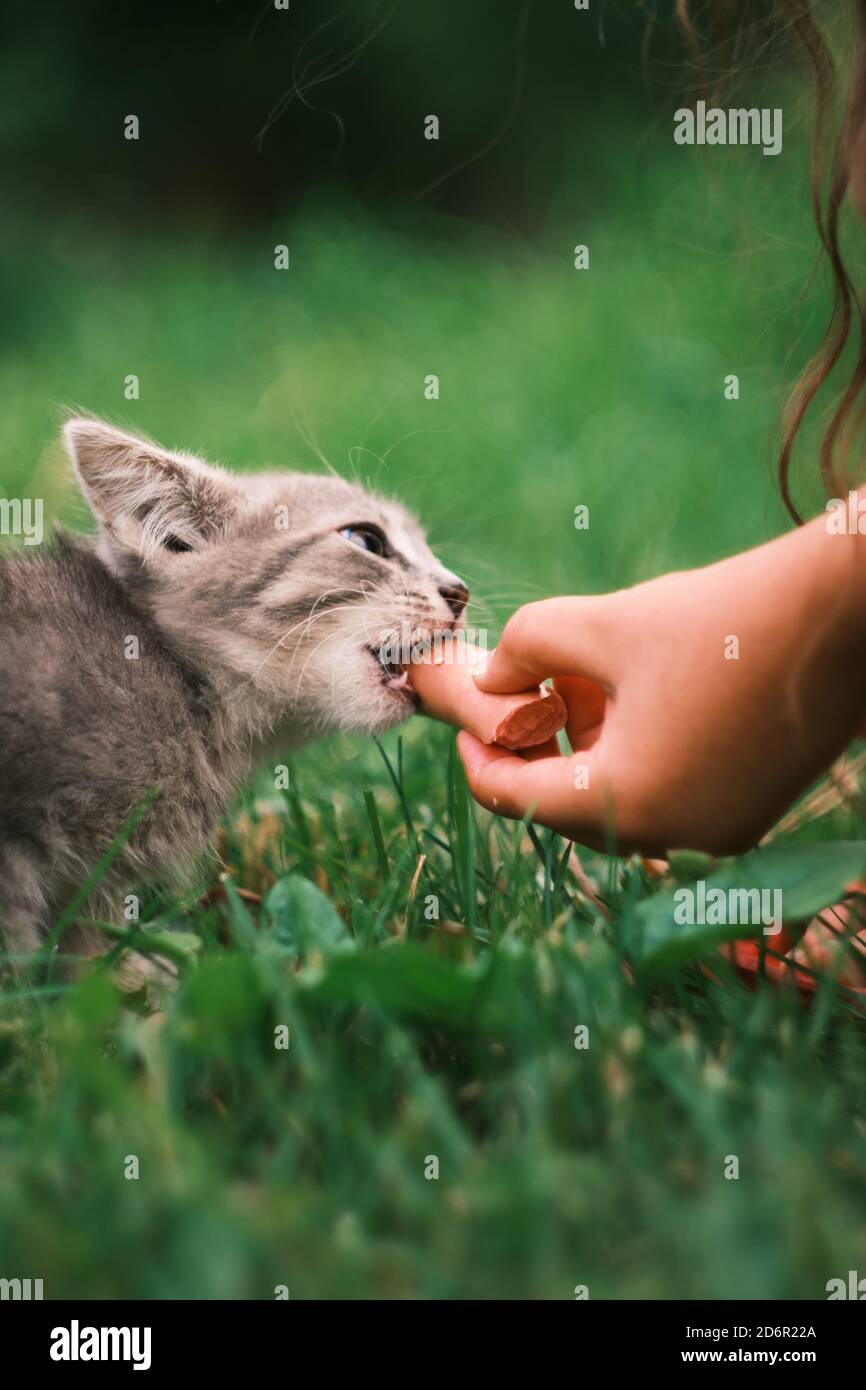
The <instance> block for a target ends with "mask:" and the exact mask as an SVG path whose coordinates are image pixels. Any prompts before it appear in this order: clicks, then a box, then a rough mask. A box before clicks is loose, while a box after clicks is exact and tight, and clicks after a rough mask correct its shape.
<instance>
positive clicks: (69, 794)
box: [0, 419, 468, 955]
mask: <svg viewBox="0 0 866 1390" xmlns="http://www.w3.org/2000/svg"><path fill="white" fill-rule="evenodd" d="M64 438H65V443H66V447H67V450H68V452H69V454H70V456H71V458H72V462H73V465H74V468H75V472H76V474H77V477H78V481H79V483H80V485H81V489H82V491H83V493H84V496H85V498H86V499H87V501H88V503H89V505H90V507H91V510H92V511H93V513H94V516H95V517H96V520H97V522H98V525H99V536H98V539H97V540H96V541H95V542H94V541H90V540H87V539H84V538H80V537H73V536H70V535H66V534H62V533H58V534H57V535H56V537H55V541H54V544H53V546H52V547H51V548H46V550H45V551H44V553H36V552H35V551H34V550H32V549H28V550H27V552H26V553H17V554H15V555H12V556H9V555H7V556H6V557H5V558H3V559H2V560H0V933H2V935H3V937H4V938H5V947H6V950H7V951H8V952H10V953H14V954H15V955H21V954H27V953H30V952H33V951H34V950H36V949H37V948H38V946H39V944H40V941H42V940H44V938H45V936H46V934H47V933H48V931H49V929H50V926H51V923H52V921H53V920H54V919H56V917H57V915H58V913H59V912H60V911H61V910H62V908H63V906H64V905H65V904H66V903H67V902H68V901H69V900H70V898H71V896H72V895H73V893H74V892H75V891H76V890H77V888H78V887H80V885H81V883H82V881H83V880H84V878H85V877H86V874H87V872H88V871H89V870H90V869H91V868H92V867H93V866H94V865H95V864H96V862H97V861H98V859H99V858H100V856H101V855H102V854H103V853H104V852H105V850H106V849H107V847H108V846H109V845H110V843H111V841H112V839H113V838H114V837H115V835H116V834H117V831H118V830H119V828H120V826H121V825H122V824H123V822H124V821H125V820H126V818H127V817H128V816H129V815H130V813H131V812H132V811H133V809H134V808H135V807H136V806H138V805H139V804H140V803H141V801H142V799H143V798H144V797H145V795H146V793H147V792H148V790H149V789H151V788H155V789H156V790H157V793H158V795H157V797H156V799H155V801H154V802H153V803H152V804H151V806H150V808H149V810H148V811H147V813H146V814H145V816H144V818H143V820H142V821H141V823H140V824H139V825H138V827H137V828H136V830H135V831H134V832H133V835H132V836H131V838H130V840H129V842H128V844H127V845H126V847H125V848H124V850H123V851H122V853H121V855H120V857H119V859H118V860H117V861H116V862H115V864H114V865H113V866H112V869H111V871H110V873H109V875H108V876H107V877H106V878H105V879H103V881H102V883H101V884H100V886H99V888H98V889H97V890H96V891H95V892H94V894H93V895H92V896H91V899H90V900H89V901H88V904H87V908H86V913H87V914H88V915H89V916H90V917H92V918H93V919H96V920H103V921H108V920H114V921H115V922H117V923H118V924H120V923H122V921H123V916H122V912H121V911H120V908H121V906H122V902H123V893H124V888H125V887H127V886H128V885H129V884H130V882H131V881H133V880H143V879H146V878H148V877H164V876H165V875H166V874H169V873H172V874H173V873H175V872H176V871H180V872H181V873H184V872H186V873H188V872H189V871H190V870H191V868H192V866H193V865H194V864H195V862H196V860H197V859H198V858H199V856H200V855H201V853H202V852H203V851H204V850H205V849H206V847H207V845H208V843H209V840H210V838H211V836H212V834H213V831H214V829H215V827H216V824H217V822H218V820H219V818H220V816H221V815H222V814H223V812H224V811H225V809H226V807H227V804H228V802H229V800H230V798H231V796H232V795H233V793H234V792H235V790H236V789H237V788H238V786H239V785H240V783H241V782H242V781H243V780H244V779H245V778H246V777H247V776H248V775H249V773H250V772H251V770H252V768H253V766H254V764H255V763H256V761H257V760H260V759H262V758H263V757H264V756H265V755H266V753H267V751H268V749H269V748H270V747H274V748H275V749H279V748H283V749H285V748H287V747H290V746H298V745H300V744H302V743H304V742H306V741H307V740H309V739H312V738H315V737H318V736H319V735H322V734H327V733H330V732H332V731H336V730H351V731H360V732H364V733H382V732H384V731H385V730H386V729H389V728H391V727H392V726H393V725H395V724H398V723H400V722H401V720H403V719H405V718H406V717H407V716H408V715H409V714H411V713H412V710H413V708H414V703H415V702H414V696H413V694H412V692H411V690H410V689H409V688H408V686H407V683H406V677H405V675H401V674H400V673H399V672H398V671H397V670H396V669H394V668H392V667H388V666H384V665H383V664H382V661H381V660H380V657H379V651H380V647H381V644H382V642H383V640H385V638H386V635H388V634H393V633H395V632H396V633H401V634H405V633H409V634H410V637H409V640H410V641H412V642H418V641H419V640H421V641H423V640H424V639H425V638H432V637H433V636H434V635H435V634H436V633H437V632H442V631H443V630H451V629H453V628H454V627H455V626H456V625H457V624H458V623H459V622H460V620H461V617H462V614H463V610H464V608H465V605H466V600H467V597H468V595H467V591H466V588H465V586H464V585H463V583H462V582H461V581H460V580H459V579H458V578H457V576H456V575H454V574H451V573H450V572H449V571H448V570H446V569H444V568H443V567H442V565H440V564H439V562H438V561H437V559H436V557H435V556H434V555H433V554H432V553H431V551H430V549H429V548H428V546H427V544H426V541H425V538H424V533H423V531H422V530H421V528H420V526H419V525H418V523H417V522H416V521H415V520H414V519H413V518H412V517H411V516H410V515H409V514H408V513H407V512H406V511H404V509H403V508H402V507H401V506H399V505H398V504H397V503H395V502H391V501H386V500H385V499H383V498H381V497H378V496H375V495H373V494H371V493H369V492H366V491H365V490H364V489H363V488H361V487H359V486H356V485H355V484H352V483H349V482H346V481H344V480H342V479H340V478H338V477H318V476H311V475H307V474H300V473H264V474H250V475H248V476H234V475H232V474H230V473H228V472H226V471H224V470H223V469H221V468H216V467H212V466H211V465H209V464H206V463H203V462H202V461H201V460H200V459H197V458H193V457H191V456H190V455H187V454H177V453H167V452H166V451H165V450H163V449H161V448H160V447H159V446H158V445H156V444H153V443H151V442H149V441H148V440H145V439H139V438H136V437H134V436H132V435H130V434H127V433H124V432H122V431H120V430H117V429H114V428H112V427H111V426H109V425H107V424H104V423H102V422H101V421H98V420H90V419H73V420H70V421H69V423H68V424H67V425H66V428H65V430H64ZM63 945H64V949H65V950H73V951H80V952H83V953H87V954H89V953H91V952H92V951H95V950H99V949H104V947H105V939H104V938H103V937H102V936H101V935H100V934H98V933H97V932H96V931H95V929H94V928H92V927H90V928H88V927H87V926H86V925H85V926H82V925H81V924H80V923H79V924H78V925H77V926H76V927H75V928H72V929H70V931H69V932H68V933H67V937H66V938H65V939H64V943H63Z"/></svg>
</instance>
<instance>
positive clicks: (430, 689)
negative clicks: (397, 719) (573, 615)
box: [406, 643, 567, 751]
mask: <svg viewBox="0 0 866 1390" xmlns="http://www.w3.org/2000/svg"><path fill="white" fill-rule="evenodd" d="M484 656H485V654H484V653H483V652H479V651H478V650H477V649H476V648H473V647H471V646H469V645H468V644H465V643H460V644H455V645H452V646H449V647H447V648H446V650H445V652H444V653H442V654H440V655H439V656H438V658H437V657H433V658H429V659H427V660H425V661H422V662H412V663H411V665H409V666H407V668H406V671H407V674H408V677H409V684H410V685H411V686H412V688H413V689H414V691H415V692H416V694H417V695H418V696H419V698H420V700H421V707H422V710H423V712H424V713H425V714H429V715H430V717H431V718H432V719H441V720H442V721H443V722H444V723H446V724H453V725H455V727H456V728H458V729H468V730H469V732H470V734H474V735H475V737H476V738H477V739H480V740H481V742H482V743H497V744H499V746H500V747H502V748H509V749H511V750H512V751H514V750H517V749H520V748H535V747H536V746H537V745H538V744H539V743H546V742H547V740H548V739H549V738H552V737H553V736H554V734H557V733H558V732H559V730H560V729H562V728H564V727H565V721H566V716H567V710H566V707H565V701H564V700H563V699H562V697H561V696H560V695H557V694H556V692H555V691H554V690H548V689H547V687H546V686H536V687H534V688H533V689H532V690H528V691H526V692H525V693H523V694H520V695H491V694H488V692H487V691H485V690H479V689H478V686H477V685H476V684H475V679H474V676H473V671H476V670H478V669H479V664H480V663H482V662H483V660H484Z"/></svg>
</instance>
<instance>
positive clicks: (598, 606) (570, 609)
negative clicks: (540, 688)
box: [475, 595, 618, 694]
mask: <svg viewBox="0 0 866 1390" xmlns="http://www.w3.org/2000/svg"><path fill="white" fill-rule="evenodd" d="M613 620H614V614H613V610H612V607H611V600H610V598H608V597H607V596H606V595H602V596H600V597H595V596H594V597H589V598H583V597H581V598H549V599H542V600H541V602H539V603H527V604H526V605H525V606H524V607H523V608H518V610H517V612H516V613H515V614H514V615H513V616H512V617H511V618H509V620H508V622H507V623H506V625H505V630H504V632H503V634H502V639H501V641H500V643H499V646H498V647H497V648H496V650H495V651H494V652H492V653H491V655H490V657H489V659H488V661H487V664H486V667H485V669H484V670H481V671H478V672H477V673H476V676H475V681H476V684H477V685H478V687H479V689H481V690H488V691H491V692H494V693H502V694H507V693H509V692H511V691H517V690H528V689H530V688H531V687H532V686H533V685H538V684H539V682H541V681H543V680H546V679H547V677H548V676H588V677H589V678H590V679H591V680H593V681H595V682H596V683H597V684H598V685H601V686H603V687H606V688H609V687H610V686H611V685H612V684H613V683H614V682H615V680H616V676H617V674H618V672H617V666H616V662H615V661H614V659H613V656H612V643H611V637H612V631H611V628H612V625H613Z"/></svg>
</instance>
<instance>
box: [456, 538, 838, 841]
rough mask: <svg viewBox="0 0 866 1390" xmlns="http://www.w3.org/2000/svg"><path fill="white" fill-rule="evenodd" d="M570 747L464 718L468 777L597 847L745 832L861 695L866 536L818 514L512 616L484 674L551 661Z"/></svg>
mask: <svg viewBox="0 0 866 1390" xmlns="http://www.w3.org/2000/svg"><path fill="white" fill-rule="evenodd" d="M550 676H553V677H554V685H555V688H556V689H557V691H558V692H559V693H560V694H561V695H562V697H563V699H564V700H565V701H566V703H567V704H568V707H569V722H568V726H567V730H568V735H569V741H570V743H571V746H572V749H573V750H576V751H574V752H573V753H572V754H571V755H570V756H568V757H560V756H557V754H556V751H555V749H553V748H552V747H550V748H549V749H548V750H546V751H547V756H539V752H540V751H541V750H535V755H534V756H532V757H519V756H515V755H514V754H511V753H506V752H505V751H503V750H502V749H498V748H488V747H485V746H484V745H483V744H481V743H479V742H478V741H477V740H476V739H474V738H473V737H472V736H471V735H470V734H467V733H465V732H464V733H461V734H460V735H459V739H458V744H459V748H460V754H461V757H462V759H463V765H464V768H465V770H466V775H467V778H468V781H469V786H470V788H471V790H472V793H473V795H474V796H475V797H476V798H477V800H478V801H480V802H481V804H482V805H484V806H486V807H487V808H488V809H490V810H493V811H496V812H498V813H499V814H500V815H504V816H511V817H514V818H520V817H522V816H524V815H526V814H527V813H530V815H531V817H532V819H533V820H537V821H538V822H539V823H541V824H542V825H548V826H551V827H552V828H553V829H555V830H558V831H559V832H560V833H561V834H563V835H567V836H569V837H570V838H571V839H575V840H580V841H582V842H584V843H586V844H590V845H593V846H595V847H597V848H599V849H613V848H614V847H616V849H617V850H618V851H628V850H632V849H641V850H643V851H644V852H647V853H656V854H659V853H664V852H666V851H667V850H669V849H674V848H698V849H704V850H708V851H710V852H714V853H731V852H734V851H737V850H740V849H743V848H746V847H748V846H749V845H751V844H753V843H754V842H755V841H756V840H757V839H758V838H759V837H760V836H761V835H762V834H763V833H764V832H765V831H766V830H767V829H768V828H769V826H770V825H772V823H773V821H774V820H776V819H777V818H778V817H779V815H781V813H782V812H783V811H784V810H785V809H786V807H787V806H789V805H790V804H791V802H792V801H793V800H795V798H796V797H797V796H798V795H799V794H800V792H802V791H803V790H804V789H805V788H806V787H807V786H808V785H809V784H810V783H811V782H812V781H813V780H814V779H815V778H816V777H817V776H818V775H819V774H820V773H821V772H822V771H823V770H824V769H825V768H827V767H828V766H829V765H830V763H831V762H832V761H833V759H834V758H835V757H837V756H838V754H839V753H840V752H841V751H842V750H843V748H844V747H845V745H846V744H847V743H848V742H849V741H850V740H851V738H852V737H853V736H854V734H855V732H856V731H857V728H858V725H860V724H862V721H863V717H864V712H866V539H863V538H860V537H857V536H852V537H846V536H835V535H828V533H827V530H826V527H825V524H824V519H823V518H820V517H819V518H818V519H817V520H816V521H814V522H812V523H810V525H809V526H807V527H804V528H803V529H802V530H800V531H797V532H793V533H791V534H790V535H787V536H784V537H782V538H781V539H779V540H776V541H772V542H771V543H770V544H768V545H764V546H761V547H760V548H759V549H757V550H752V551H748V552H746V553H745V554H743V555H737V556H735V557H734V558H732V559H730V560H724V561H722V562H721V563H719V564H716V565H712V566H710V567H708V568H706V569H701V570H693V571H690V572H684V573H676V574H669V575H665V576H663V577H662V578H660V579H655V580H652V581H651V582H649V583H647V584H640V585H638V586H637V587H636V588H633V589H627V590H622V591H620V592H618V593H614V594H609V595H605V596H603V597H587V598H554V599H548V600H546V601H543V602H540V603H532V604H529V605H527V606H526V607H525V608H522V609H520V610H519V611H518V612H517V613H515V614H514V616H513V617H512V618H511V620H510V621H509V623H508V625H507V626H506V628H505V632H504V634H503V637H502V640H501V642H500V644H499V646H498V648H497V650H496V652H495V653H494V655H493V657H492V660H491V662H490V664H489V666H488V668H487V670H486V671H485V672H484V674H483V675H479V676H478V677H477V681H478V684H479V686H480V687H481V688H482V689H484V690H491V691H514V690H524V689H526V688H527V687H529V686H531V685H533V684H536V683H537V682H538V681H540V680H544V679H545V678H547V677H550Z"/></svg>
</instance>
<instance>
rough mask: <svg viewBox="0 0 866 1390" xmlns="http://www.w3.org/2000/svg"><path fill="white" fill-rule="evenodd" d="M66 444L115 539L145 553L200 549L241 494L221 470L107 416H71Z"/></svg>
mask: <svg viewBox="0 0 866 1390" xmlns="http://www.w3.org/2000/svg"><path fill="white" fill-rule="evenodd" d="M63 442H64V444H65V445H66V449H67V452H68V454H69V457H70V458H71V459H72V463H73V466H74V468H75V472H76V475H77V477H78V481H79V483H80V484H81V489H82V491H83V493H84V495H85V497H86V498H87V501H88V503H89V505H90V509H91V511H92V512H93V514H94V516H95V517H96V519H97V521H98V522H99V523H100V526H101V527H102V529H103V532H104V533H105V535H106V537H107V538H108V541H109V543H110V544H111V545H112V546H116V547H120V548H121V549H124V550H134V551H136V552H138V554H140V555H142V556H144V557H149V556H152V555H153V554H154V553H155V552H156V551H158V550H160V549H165V550H198V549H199V548H200V547H201V546H202V545H204V544H206V543H207V541H208V540H212V539H214V538H215V537H217V536H219V535H220V534H221V532H222V531H223V529H224V527H225V524H226V521H227V520H228V518H229V516H230V515H231V513H232V510H233V507H234V504H235V502H236V499H237V497H238V488H237V484H236V483H235V482H234V480H233V479H232V478H231V477H230V476H229V474H227V473H224V472H223V471H222V470H221V469H218V468H212V467H211V466H210V465H209V464H206V463H202V461H201V460H200V459H196V458H193V457H192V455H189V454H172V453H168V452H167V451H166V450H165V449H161V448H160V447H159V445H158V444H153V443H151V442H150V440H147V439H137V438H136V437H135V435H131V434H125V433H124V432H123V431H122V430H117V429H114V427H113V426H111V425H106V424H104V423H103V421H101V420H88V419H84V418H78V419H73V420H69V421H68V422H67V424H66V425H65V427H64V430H63Z"/></svg>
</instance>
